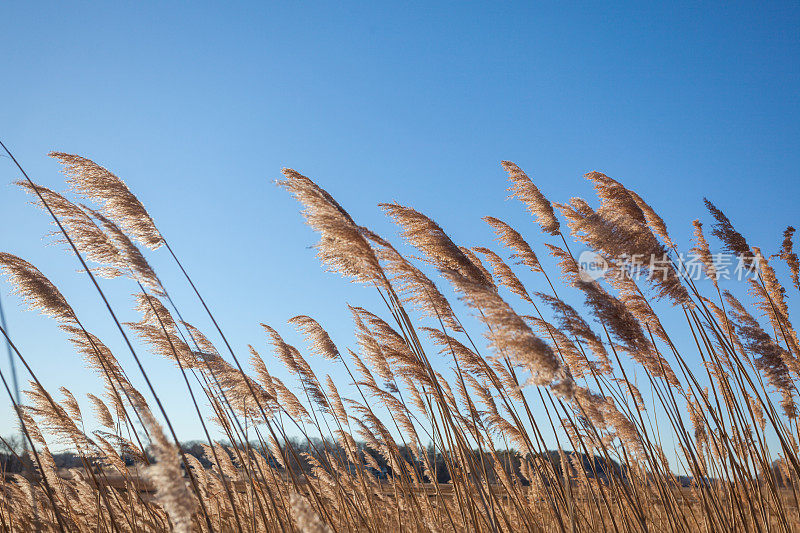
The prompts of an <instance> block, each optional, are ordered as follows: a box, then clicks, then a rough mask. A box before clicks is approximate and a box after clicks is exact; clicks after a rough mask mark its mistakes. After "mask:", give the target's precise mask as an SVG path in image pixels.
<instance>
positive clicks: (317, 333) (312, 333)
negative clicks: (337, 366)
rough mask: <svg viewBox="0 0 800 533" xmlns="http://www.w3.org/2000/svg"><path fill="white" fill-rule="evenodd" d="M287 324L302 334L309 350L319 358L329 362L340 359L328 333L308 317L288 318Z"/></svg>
mask: <svg viewBox="0 0 800 533" xmlns="http://www.w3.org/2000/svg"><path fill="white" fill-rule="evenodd" d="M289 323H290V324H293V325H294V326H295V327H297V329H298V330H300V331H301V332H302V333H303V335H304V336H305V339H306V341H307V342H308V344H309V347H310V348H311V350H312V351H313V352H314V353H316V354H317V355H319V356H320V357H324V358H325V359H328V360H331V361H335V360H336V359H339V358H340V357H341V355H340V354H339V350H338V348H336V345H335V344H334V343H333V341H332V340H331V337H330V335H328V332H327V331H325V330H324V329H322V326H320V325H319V323H318V322H317V321H316V320H314V319H313V318H311V317H310V316H305V315H299V316H296V317H293V318H290V319H289Z"/></svg>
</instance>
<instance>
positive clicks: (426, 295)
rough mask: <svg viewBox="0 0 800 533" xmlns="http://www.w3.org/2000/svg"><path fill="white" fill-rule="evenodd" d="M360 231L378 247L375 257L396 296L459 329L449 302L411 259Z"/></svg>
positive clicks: (363, 230)
mask: <svg viewBox="0 0 800 533" xmlns="http://www.w3.org/2000/svg"><path fill="white" fill-rule="evenodd" d="M361 230H362V233H363V234H364V236H365V237H366V238H367V239H369V240H370V241H371V242H372V243H373V244H375V246H377V250H376V254H377V256H378V259H379V260H380V261H381V263H382V266H383V270H384V272H385V273H386V275H387V276H388V278H389V279H390V280H391V283H392V286H393V287H394V289H395V292H396V294H397V295H398V297H399V298H400V299H401V300H402V301H403V302H404V303H408V304H410V305H411V307H413V308H414V309H417V310H419V311H421V312H422V313H423V314H424V315H425V316H427V317H430V318H432V319H435V320H441V321H442V322H444V323H445V324H446V325H447V327H449V328H451V329H453V330H455V331H461V330H462V328H461V324H459V322H458V320H457V319H456V316H455V314H454V313H453V310H452V308H451V307H450V302H448V301H447V298H445V297H444V295H443V294H442V293H441V292H440V291H439V289H438V288H437V287H436V285H435V284H434V283H433V281H431V280H430V278H428V277H427V276H426V275H425V274H423V273H422V271H421V270H420V269H418V268H417V267H416V266H414V265H413V264H412V263H411V261H409V260H407V259H406V258H405V257H403V256H402V255H401V254H400V253H399V252H398V251H397V250H396V249H395V248H394V246H392V245H391V244H389V242H387V241H386V240H384V239H383V238H381V237H380V236H378V235H377V234H375V233H373V232H371V231H369V230H368V229H366V228H363V227H362V228H361Z"/></svg>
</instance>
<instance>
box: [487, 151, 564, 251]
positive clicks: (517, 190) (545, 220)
mask: <svg viewBox="0 0 800 533" xmlns="http://www.w3.org/2000/svg"><path fill="white" fill-rule="evenodd" d="M501 164H502V165H503V168H504V169H505V170H506V172H508V180H509V181H510V182H511V186H510V187H509V189H508V191H509V192H510V193H511V198H513V197H515V196H516V197H517V198H518V199H519V200H520V201H521V202H522V203H523V204H525V207H527V208H528V211H529V212H530V214H531V215H533V217H534V218H535V219H536V222H538V224H539V226H541V227H542V231H544V232H545V233H549V234H550V235H558V231H559V228H560V226H559V224H558V219H557V218H556V215H555V213H554V212H553V206H552V205H550V202H549V201H548V199H547V198H545V196H544V195H543V194H542V193H541V191H539V188H538V187H537V186H536V185H534V184H533V182H532V181H531V179H530V178H529V177H528V175H527V174H525V173H524V172H523V171H522V169H521V168H519V167H518V166H517V165H515V164H514V163H512V162H511V161H503V162H502V163H501Z"/></svg>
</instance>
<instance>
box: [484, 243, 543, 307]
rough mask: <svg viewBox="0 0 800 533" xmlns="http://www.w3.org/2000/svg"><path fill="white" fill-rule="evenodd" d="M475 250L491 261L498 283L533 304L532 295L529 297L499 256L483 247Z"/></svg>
mask: <svg viewBox="0 0 800 533" xmlns="http://www.w3.org/2000/svg"><path fill="white" fill-rule="evenodd" d="M473 250H474V251H475V252H477V253H479V254H483V255H484V256H485V257H486V260H487V261H489V264H490V265H491V267H492V270H493V271H494V276H495V278H496V279H497V282H498V283H499V284H500V285H502V286H504V287H505V288H507V289H508V290H510V291H511V292H513V293H514V294H516V295H517V296H519V297H520V298H522V299H523V300H525V301H527V302H531V303H533V300H531V297H530V295H528V291H527V290H526V289H525V286H524V285H523V284H522V282H521V281H520V280H519V278H518V277H517V275H516V274H514V271H513V270H511V268H510V267H509V266H508V265H507V264H506V263H505V262H504V261H503V260H502V259H501V258H500V256H499V255H497V254H496V253H494V252H493V251H491V250H490V249H488V248H483V247H480V246H479V247H476V248H473Z"/></svg>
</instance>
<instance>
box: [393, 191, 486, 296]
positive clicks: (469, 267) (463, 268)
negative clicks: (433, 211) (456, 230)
mask: <svg viewBox="0 0 800 533" xmlns="http://www.w3.org/2000/svg"><path fill="white" fill-rule="evenodd" d="M379 205H380V207H381V208H383V210H384V212H385V213H386V214H387V215H389V216H390V217H391V218H392V219H393V220H394V222H395V224H397V225H398V226H400V229H401V231H402V234H403V237H405V239H406V240H407V241H408V242H409V243H410V244H412V245H413V246H414V247H416V248H417V249H418V250H419V251H421V252H422V253H424V254H425V257H426V259H427V261H428V262H429V263H430V264H432V265H433V266H435V267H436V268H438V269H439V270H442V271H445V270H447V271H453V272H457V273H458V274H459V275H460V276H462V277H464V278H466V279H468V280H470V281H471V282H472V283H477V284H490V283H491V280H488V279H486V275H485V274H484V271H483V270H481V268H480V267H478V266H477V265H475V263H473V262H472V261H471V260H470V258H469V257H468V256H467V255H466V254H465V253H464V251H463V250H462V249H461V248H459V247H458V246H457V245H456V244H455V243H454V242H453V241H452V240H450V237H448V236H447V234H446V233H445V232H444V230H443V229H442V228H441V227H440V226H439V225H438V224H437V223H436V222H434V221H433V220H431V219H430V218H428V217H426V216H425V215H423V214H422V213H420V212H419V211H417V210H415V209H412V208H410V207H405V206H402V205H400V204H398V203H391V204H379Z"/></svg>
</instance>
